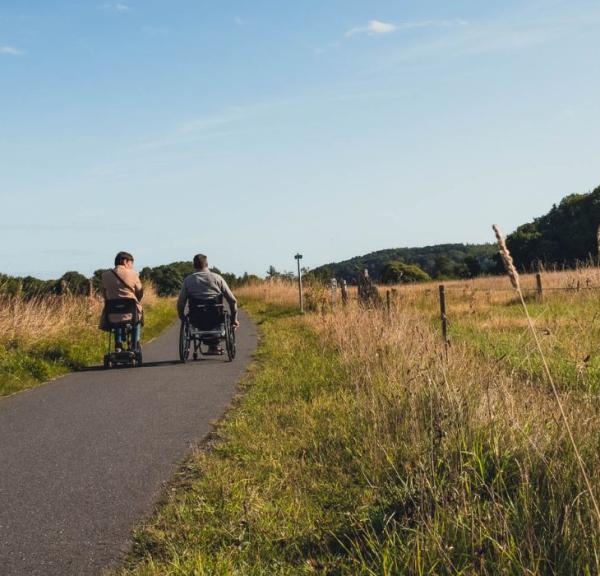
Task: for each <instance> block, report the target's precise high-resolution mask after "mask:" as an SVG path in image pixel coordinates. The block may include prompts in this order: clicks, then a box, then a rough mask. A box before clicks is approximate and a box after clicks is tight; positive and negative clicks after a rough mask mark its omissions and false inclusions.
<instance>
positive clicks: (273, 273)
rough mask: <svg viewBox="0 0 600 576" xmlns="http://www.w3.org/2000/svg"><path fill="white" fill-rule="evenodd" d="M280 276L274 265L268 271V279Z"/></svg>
mask: <svg viewBox="0 0 600 576" xmlns="http://www.w3.org/2000/svg"><path fill="white" fill-rule="evenodd" d="M279 276H281V274H280V273H279V272H278V271H277V268H275V266H273V265H271V266H269V269H268V270H267V278H279Z"/></svg>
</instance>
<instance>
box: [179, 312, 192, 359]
mask: <svg viewBox="0 0 600 576" xmlns="http://www.w3.org/2000/svg"><path fill="white" fill-rule="evenodd" d="M189 356H190V327H189V324H188V321H187V320H184V321H183V322H181V328H180V329H179V359H180V360H181V361H182V362H187V359H188V358H189Z"/></svg>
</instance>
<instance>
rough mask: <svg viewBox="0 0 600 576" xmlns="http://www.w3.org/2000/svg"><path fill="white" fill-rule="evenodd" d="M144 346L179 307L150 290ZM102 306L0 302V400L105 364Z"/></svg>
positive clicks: (87, 301)
mask: <svg viewBox="0 0 600 576" xmlns="http://www.w3.org/2000/svg"><path fill="white" fill-rule="evenodd" d="M146 293H147V298H146V299H145V311H146V322H145V327H144V330H143V337H142V341H144V340H145V341H147V340H149V339H151V338H153V337H155V336H157V335H158V334H159V333H160V332H161V331H162V330H164V329H165V328H166V327H167V326H168V325H169V324H171V322H173V320H174V319H175V318H176V316H177V313H176V310H175V304H174V302H173V301H172V300H170V299H161V298H157V297H156V296H155V295H154V293H153V291H152V290H151V289H147V290H146ZM101 311H102V300H101V299H100V298H82V297H74V296H59V297H45V298H39V299H33V300H23V299H21V298H0V396H4V395H7V394H12V393H14V392H18V391H20V390H24V389H27V388H31V387H33V386H35V385H37V384H39V383H42V382H46V381H47V380H50V379H52V378H55V377H56V376H60V375H62V374H65V373H67V372H70V371H72V370H77V369H78V368H82V367H84V366H89V365H92V364H99V363H102V357H103V354H104V350H105V347H106V333H104V332H101V331H100V330H99V329H98V322H99V319H100V313H101Z"/></svg>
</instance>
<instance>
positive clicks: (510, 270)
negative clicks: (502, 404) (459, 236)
mask: <svg viewBox="0 0 600 576" xmlns="http://www.w3.org/2000/svg"><path fill="white" fill-rule="evenodd" d="M493 230H494V233H495V234H496V238H497V240H498V247H499V248H500V256H501V257H502V261H503V262H504V266H505V267H506V272H507V274H508V276H509V278H510V281H511V283H512V285H513V287H514V288H515V290H516V292H517V294H518V295H519V299H520V301H521V305H522V306H523V310H524V312H525V317H526V318H527V324H528V326H529V330H530V331H531V333H532V335H533V338H534V340H535V344H536V347H537V350H538V352H539V354H540V357H541V359H542V365H543V367H544V372H545V374H546V377H547V378H548V382H550V387H551V388H552V393H553V395H554V398H555V399H556V402H557V404H558V409H559V411H560V415H561V418H562V421H563V423H564V425H565V429H566V430H567V433H568V435H569V440H570V442H571V445H572V446H573V450H574V451H575V456H576V458H577V463H578V464H579V468H580V470H581V474H582V476H583V479H584V482H585V485H586V487H587V490H588V492H589V495H590V498H591V500H592V505H593V507H594V510H595V512H596V516H597V518H598V524H599V525H600V507H598V502H597V500H596V497H595V496H594V490H593V488H592V484H591V482H590V479H589V477H588V474H587V471H586V469H585V464H584V462H583V458H582V457H581V454H580V452H579V448H578V447H577V442H575V437H574V435H573V431H572V430H571V425H570V424H569V420H568V418H567V415H566V413H565V409H564V407H563V403H562V400H561V399H560V395H559V393H558V389H557V388H556V384H555V383H554V378H553V377H552V373H551V372H550V368H549V366H548V361H547V360H546V355H545V354H544V350H543V349H542V345H541V342H540V339H539V337H538V334H537V331H536V329H535V325H534V323H533V319H532V318H531V315H530V314H529V308H528V307H527V303H526V302H525V298H524V296H523V291H522V290H521V285H520V283H519V274H518V272H517V270H516V268H515V265H514V263H513V259H512V256H511V255H510V251H509V250H508V247H507V246H506V242H505V241H504V237H503V236H502V233H501V232H500V229H499V228H498V226H497V225H495V224H494V226H493Z"/></svg>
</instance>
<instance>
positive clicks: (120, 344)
mask: <svg viewBox="0 0 600 576" xmlns="http://www.w3.org/2000/svg"><path fill="white" fill-rule="evenodd" d="M102 295H103V296H104V300H105V301H107V302H109V301H111V300H112V301H115V300H132V301H134V302H135V307H136V308H137V318H138V319H139V321H138V322H134V323H133V327H132V335H131V342H130V349H131V351H137V350H138V349H139V344H140V337H141V325H142V322H141V319H142V315H143V309H142V304H141V301H142V298H143V296H144V289H143V287H142V282H141V280H140V277H139V275H138V273H137V272H136V271H135V270H134V269H133V256H132V255H131V254H130V253H129V252H119V253H118V254H117V255H116V257H115V267H114V268H113V269H112V270H107V271H106V272H104V273H103V274H102ZM132 316H133V314H132V313H131V312H118V313H110V312H109V313H108V314H107V318H106V320H107V323H108V325H109V326H110V325H111V324H117V325H118V324H124V323H126V322H129V321H130V320H132V319H133V318H132ZM126 342H127V335H126V329H125V327H124V326H118V327H117V328H115V352H117V353H119V352H121V351H122V350H123V349H124V347H125V343H126Z"/></svg>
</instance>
